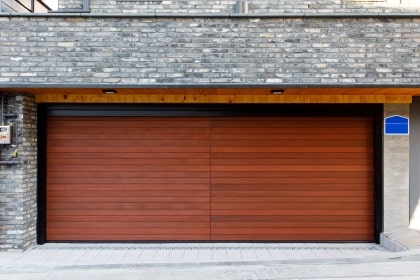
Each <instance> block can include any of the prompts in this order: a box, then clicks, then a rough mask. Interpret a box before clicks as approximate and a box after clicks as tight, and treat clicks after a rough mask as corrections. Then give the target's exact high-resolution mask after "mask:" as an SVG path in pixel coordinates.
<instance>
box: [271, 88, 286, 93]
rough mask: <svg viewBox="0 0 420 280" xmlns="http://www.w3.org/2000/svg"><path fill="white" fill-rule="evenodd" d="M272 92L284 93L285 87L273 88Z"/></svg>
mask: <svg viewBox="0 0 420 280" xmlns="http://www.w3.org/2000/svg"><path fill="white" fill-rule="evenodd" d="M271 93H272V94H283V93H284V89H273V90H271Z"/></svg>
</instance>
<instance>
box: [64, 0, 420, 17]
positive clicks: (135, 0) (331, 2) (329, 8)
mask: <svg viewBox="0 0 420 280" xmlns="http://www.w3.org/2000/svg"><path fill="white" fill-rule="evenodd" d="M82 1H83V0H60V1H59V3H60V8H67V9H74V8H80V7H81V4H82ZM243 1H245V0H243ZM235 4H236V0H219V1H214V0H112V1H103V0H90V8H91V11H92V12H93V13H135V14H138V13H225V14H229V13H235ZM248 9H249V13H253V14H255V13H256V14H264V13H315V14H316V13H366V12H369V13H381V12H402V11H411V12H415V11H417V12H418V11H420V6H419V5H418V2H417V0H294V1H290V0H270V1H268V0H248Z"/></svg>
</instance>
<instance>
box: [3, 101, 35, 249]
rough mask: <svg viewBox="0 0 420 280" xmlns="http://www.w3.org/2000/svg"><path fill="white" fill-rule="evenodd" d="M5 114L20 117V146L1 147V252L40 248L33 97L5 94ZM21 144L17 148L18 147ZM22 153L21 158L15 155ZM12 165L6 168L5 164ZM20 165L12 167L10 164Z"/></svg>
mask: <svg viewBox="0 0 420 280" xmlns="http://www.w3.org/2000/svg"><path fill="white" fill-rule="evenodd" d="M1 95H2V96H4V97H5V101H6V102H5V106H4V111H5V113H7V114H12V115H16V116H17V117H16V118H15V117H12V118H7V119H6V123H12V124H13V125H14V126H15V127H16V124H17V129H18V131H17V135H18V137H17V143H16V142H15V141H12V143H13V144H14V146H11V145H1V147H0V149H1V162H2V164H0V250H10V249H17V250H24V249H27V248H29V247H31V246H34V245H35V244H36V221H37V200H36V198H37V127H36V126H37V125H36V122H37V121H36V120H37V115H36V105H35V103H34V100H33V97H32V96H30V95H24V94H13V95H12V94H10V95H8V94H4V93H2V94H1ZM15 144H17V145H15ZM16 149H18V157H17V158H13V156H12V154H13V152H14V151H15V150H16ZM5 161H6V162H9V163H8V164H4V162H5ZM11 161H13V162H16V163H17V164H10V162H11Z"/></svg>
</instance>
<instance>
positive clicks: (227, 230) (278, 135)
mask: <svg viewBox="0 0 420 280" xmlns="http://www.w3.org/2000/svg"><path fill="white" fill-rule="evenodd" d="M371 123H372V121H371V120H369V119H367V118H267V119H264V118H260V119H255V118H253V119H246V118H242V119H219V120H214V121H213V122H212V125H211V134H210V135H211V146H212V154H211V159H212V166H211V171H212V186H211V187H212V198H211V213H212V229H211V234H212V239H213V240H293V241H299V240H306V241H308V240H330V241H331V240H354V241H355V240H359V241H368V240H373V148H372V145H373V144H372V143H373V140H372V124H371Z"/></svg>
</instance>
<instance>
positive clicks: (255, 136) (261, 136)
mask: <svg viewBox="0 0 420 280" xmlns="http://www.w3.org/2000/svg"><path fill="white" fill-rule="evenodd" d="M211 138H212V139H213V140H217V141H221V140H234V139H240V138H244V139H248V141H255V140H259V141H273V140H283V141H284V140H289V141H290V140H300V141H302V140H305V141H314V140H316V141H319V140H343V139H348V140H371V139H372V136H371V135H369V134H366V133H333V134H332V133H329V134H327V133H324V134H303V133H302V134H297V133H296V134H290V133H237V134H235V133H229V134H228V133H226V134H222V133H219V134H213V135H212V136H211Z"/></svg>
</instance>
